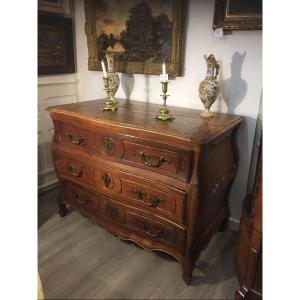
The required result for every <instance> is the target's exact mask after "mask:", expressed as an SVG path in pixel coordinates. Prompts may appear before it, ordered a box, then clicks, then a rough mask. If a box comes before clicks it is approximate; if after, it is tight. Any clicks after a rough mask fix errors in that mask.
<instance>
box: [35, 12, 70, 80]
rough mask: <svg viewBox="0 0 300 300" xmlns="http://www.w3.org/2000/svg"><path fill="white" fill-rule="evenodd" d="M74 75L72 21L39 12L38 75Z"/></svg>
mask: <svg viewBox="0 0 300 300" xmlns="http://www.w3.org/2000/svg"><path fill="white" fill-rule="evenodd" d="M66 73H75V63H74V48H73V30H72V19H71V18H66V17H62V16H54V15H49V14H44V13H41V12H39V15H38V74H39V75H50V74H66Z"/></svg>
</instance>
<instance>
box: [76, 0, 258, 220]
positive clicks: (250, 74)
mask: <svg viewBox="0 0 300 300" xmlns="http://www.w3.org/2000/svg"><path fill="white" fill-rule="evenodd" d="M75 2H76V4H75V5H76V6H75V25H76V50H77V67H78V78H79V84H78V96H79V100H80V101H81V100H82V101H85V100H92V99H96V98H101V97H104V96H105V94H104V92H103V90H102V89H103V84H102V80H101V78H102V74H101V73H100V72H96V71H88V69H87V64H88V49H87V38H86V35H85V32H84V23H85V15H84V5H83V2H84V1H83V0H78V1H75ZM213 12H214V1H212V0H190V1H189V8H188V17H187V36H186V47H185V56H184V58H183V62H184V64H183V70H184V72H183V74H184V76H182V77H177V78H176V79H175V80H172V82H171V84H170V86H169V94H170V95H171V97H169V98H168V103H169V105H174V106H181V107H188V108H195V109H202V104H201V102H200V100H199V97H198V86H199V83H200V81H201V80H202V79H204V77H205V74H206V65H205V61H204V59H203V55H204V54H211V53H213V54H214V55H215V56H216V57H217V59H218V60H219V61H220V63H221V68H220V80H221V83H222V95H221V96H220V99H219V100H218V101H216V103H215V104H214V105H213V106H212V111H218V112H223V113H234V114H239V115H243V116H245V118H246V122H245V123H244V124H243V125H242V127H241V129H240V131H239V135H238V146H239V152H240V167H239V171H238V174H237V178H236V180H235V182H234V184H233V187H232V190H231V194H230V209H231V214H232V218H233V219H236V220H238V219H239V217H240V209H241V202H242V200H243V198H244V196H245V192H246V186H247V178H248V169H249V162H250V156H251V149H252V143H253V137H254V130H255V122H256V118H257V114H258V109H259V103H260V96H261V91H262V33H261V31H240V32H238V31H235V32H234V33H233V34H232V35H227V36H223V37H222V38H219V39H218V38H215V37H214V32H213V30H212V23H213ZM119 76H120V77H121V85H120V88H119V90H118V92H117V94H116V96H117V97H119V98H127V97H130V99H133V100H140V101H149V102H153V103H161V99H160V96H159V95H160V94H161V86H160V83H159V79H158V76H157V75H147V76H146V75H140V74H134V75H126V74H119Z"/></svg>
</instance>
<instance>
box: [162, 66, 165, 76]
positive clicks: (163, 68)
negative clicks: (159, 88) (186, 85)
mask: <svg viewBox="0 0 300 300" xmlns="http://www.w3.org/2000/svg"><path fill="white" fill-rule="evenodd" d="M162 73H163V74H164V75H165V74H166V63H163V64H162Z"/></svg>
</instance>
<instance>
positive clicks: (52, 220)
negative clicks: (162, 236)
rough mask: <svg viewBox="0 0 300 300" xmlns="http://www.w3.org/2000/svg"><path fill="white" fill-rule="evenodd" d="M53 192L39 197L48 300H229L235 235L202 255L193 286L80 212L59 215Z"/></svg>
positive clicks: (220, 238)
mask: <svg viewBox="0 0 300 300" xmlns="http://www.w3.org/2000/svg"><path fill="white" fill-rule="evenodd" d="M57 195H58V191H57V189H56V190H53V191H51V192H49V193H47V194H43V195H41V197H39V222H38V224H39V230H38V237H39V244H38V250H39V262H38V267H39V274H40V277H41V280H42V284H43V289H44V294H45V298H46V299H233V295H234V292H235V290H236V289H237V288H238V281H237V278H236V276H235V273H234V267H233V247H234V243H235V240H236V237H237V235H236V233H233V232H224V233H218V234H217V235H215V236H214V238H213V239H212V240H211V242H210V243H209V246H208V247H207V249H206V250H205V251H204V252H202V254H201V255H200V257H199V258H198V260H197V263H196V267H195V269H194V272H193V282H192V284H191V286H187V285H186V284H185V283H184V282H183V280H182V270H181V266H180V264H179V263H178V262H177V261H175V260H174V259H173V258H171V257H170V256H168V255H167V254H157V253H153V252H151V251H146V250H144V249H142V248H140V247H139V246H137V245H135V244H134V243H131V242H124V241H121V240H119V239H118V238H117V237H115V236H113V235H112V234H110V233H108V232H107V231H106V230H105V229H103V228H100V227H98V226H96V225H94V224H93V223H91V222H90V221H88V220H87V219H85V218H83V217H82V216H80V214H79V213H77V212H75V211H71V212H70V213H69V214H68V216H66V217H65V218H61V217H59V215H58V214H57V207H56V197H57Z"/></svg>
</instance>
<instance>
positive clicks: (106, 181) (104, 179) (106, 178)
mask: <svg viewBox="0 0 300 300" xmlns="http://www.w3.org/2000/svg"><path fill="white" fill-rule="evenodd" d="M101 179H102V182H103V183H104V185H105V187H106V188H108V187H109V185H110V183H111V178H110V177H109V175H108V174H107V173H104V174H102V175H101Z"/></svg>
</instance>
